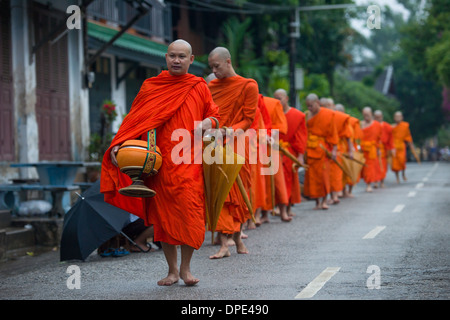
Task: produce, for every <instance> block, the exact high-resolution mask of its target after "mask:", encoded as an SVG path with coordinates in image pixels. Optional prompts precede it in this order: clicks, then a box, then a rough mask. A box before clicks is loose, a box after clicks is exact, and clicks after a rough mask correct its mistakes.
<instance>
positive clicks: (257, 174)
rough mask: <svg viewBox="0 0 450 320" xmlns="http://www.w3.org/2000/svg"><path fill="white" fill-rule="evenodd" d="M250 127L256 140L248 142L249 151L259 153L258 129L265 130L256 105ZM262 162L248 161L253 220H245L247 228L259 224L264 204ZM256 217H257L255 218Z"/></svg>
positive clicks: (264, 189)
mask: <svg viewBox="0 0 450 320" xmlns="http://www.w3.org/2000/svg"><path fill="white" fill-rule="evenodd" d="M250 129H253V130H255V132H256V141H254V142H255V144H253V143H250V146H249V147H250V153H254V154H256V155H258V154H259V148H260V146H259V133H260V131H259V130H265V125H264V119H263V117H262V114H261V109H260V108H259V107H258V108H257V109H256V114H255V120H254V121H253V123H252V125H251V126H250ZM261 168H262V163H261V161H257V162H256V163H250V170H251V185H252V188H251V197H250V200H251V203H252V208H253V211H254V216H255V222H253V220H252V219H249V220H248V221H247V228H248V229H255V228H256V227H257V226H259V225H260V224H261V222H260V220H259V216H260V214H261V209H262V207H263V206H264V205H265V194H266V181H265V177H264V176H263V175H261ZM257 217H258V218H257Z"/></svg>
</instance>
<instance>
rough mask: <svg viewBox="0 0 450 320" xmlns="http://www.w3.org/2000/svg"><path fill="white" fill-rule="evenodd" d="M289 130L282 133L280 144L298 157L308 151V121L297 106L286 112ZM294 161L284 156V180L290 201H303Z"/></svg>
mask: <svg viewBox="0 0 450 320" xmlns="http://www.w3.org/2000/svg"><path fill="white" fill-rule="evenodd" d="M285 115H286V120H287V127H288V131H287V133H286V134H280V144H281V145H282V146H283V147H285V148H286V149H287V150H288V151H289V152H290V153H291V154H292V155H294V156H295V157H296V158H297V157H298V156H299V155H300V154H304V153H305V151H306V140H307V138H308V137H307V136H308V134H307V131H306V121H305V114H304V113H303V112H301V111H300V110H297V109H295V108H290V109H289V111H288V112H286V114H285ZM293 163H294V162H293V161H292V160H291V159H289V158H288V157H287V156H283V171H284V180H285V183H286V192H287V196H288V199H289V203H291V204H293V203H300V202H301V200H302V199H301V190H300V181H299V178H298V172H297V170H293V168H292V165H293Z"/></svg>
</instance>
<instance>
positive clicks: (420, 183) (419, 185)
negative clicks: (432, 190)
mask: <svg viewBox="0 0 450 320" xmlns="http://www.w3.org/2000/svg"><path fill="white" fill-rule="evenodd" d="M423 186H424V184H423V182H419V183H418V184H416V189H420V188H423Z"/></svg>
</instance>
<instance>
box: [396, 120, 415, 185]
mask: <svg viewBox="0 0 450 320" xmlns="http://www.w3.org/2000/svg"><path fill="white" fill-rule="evenodd" d="M394 121H395V123H394V124H393V125H392V139H393V141H394V148H395V155H394V156H393V157H392V168H391V169H392V171H394V173H395V177H396V178H397V183H400V179H399V176H398V173H399V172H400V171H401V172H402V176H403V180H404V181H406V173H405V171H406V144H408V145H409V147H410V148H414V144H413V139H412V136H411V131H410V130H409V123H408V122H406V121H403V114H402V113H401V112H400V111H397V112H396V113H395V114H394Z"/></svg>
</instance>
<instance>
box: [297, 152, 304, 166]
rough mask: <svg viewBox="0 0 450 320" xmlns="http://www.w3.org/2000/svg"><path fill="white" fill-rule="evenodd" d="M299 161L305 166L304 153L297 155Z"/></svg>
mask: <svg viewBox="0 0 450 320" xmlns="http://www.w3.org/2000/svg"><path fill="white" fill-rule="evenodd" d="M297 160H298V162H300V164H301V165H302V166H305V159H304V158H303V153H300V154H299V155H298V157H297Z"/></svg>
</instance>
